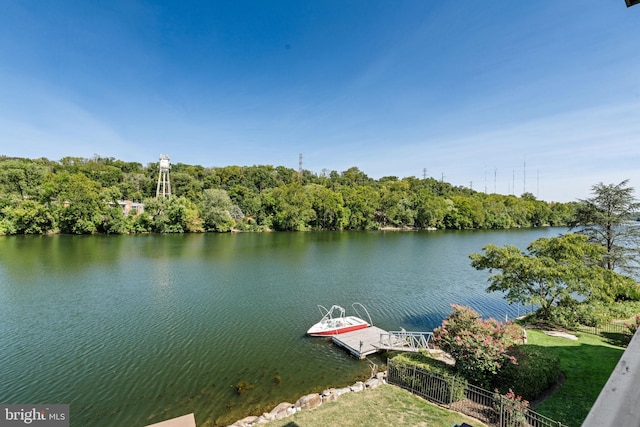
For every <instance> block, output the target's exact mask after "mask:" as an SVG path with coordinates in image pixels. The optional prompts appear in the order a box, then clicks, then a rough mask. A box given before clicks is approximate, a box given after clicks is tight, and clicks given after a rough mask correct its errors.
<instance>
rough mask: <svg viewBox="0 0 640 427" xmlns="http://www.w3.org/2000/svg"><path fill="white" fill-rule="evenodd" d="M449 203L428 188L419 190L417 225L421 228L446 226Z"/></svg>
mask: <svg viewBox="0 0 640 427" xmlns="http://www.w3.org/2000/svg"><path fill="white" fill-rule="evenodd" d="M448 208H449V206H448V204H447V202H446V201H445V199H444V198H443V197H440V196H436V195H434V194H433V193H432V192H431V191H430V190H428V189H424V188H423V189H421V190H419V191H418V195H417V201H416V226H417V227H420V228H438V229H441V228H445V223H444V219H445V216H446V214H447V211H448Z"/></svg>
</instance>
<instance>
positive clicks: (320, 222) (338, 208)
mask: <svg viewBox="0 0 640 427" xmlns="http://www.w3.org/2000/svg"><path fill="white" fill-rule="evenodd" d="M305 189H306V191H307V193H308V196H309V199H310V201H311V208H312V209H313V210H314V211H315V213H316V214H315V219H314V220H313V221H312V222H311V224H310V225H311V226H312V227H315V228H318V229H325V230H326V229H328V230H342V229H343V228H344V227H345V226H346V225H347V223H348V220H349V219H348V215H345V211H346V209H345V207H344V202H343V200H342V195H341V194H340V193H335V192H333V191H332V190H330V189H328V188H326V187H323V186H322V185H319V184H309V185H306V186H305Z"/></svg>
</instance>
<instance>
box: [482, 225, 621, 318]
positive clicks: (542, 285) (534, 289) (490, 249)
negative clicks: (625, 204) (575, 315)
mask: <svg viewBox="0 0 640 427" xmlns="http://www.w3.org/2000/svg"><path fill="white" fill-rule="evenodd" d="M483 250H484V254H478V253H474V254H471V255H470V258H471V260H472V262H471V265H472V266H473V267H474V268H476V269H478V270H485V269H488V270H489V271H490V272H493V271H494V270H495V271H498V273H496V274H493V275H491V276H490V277H489V282H490V283H491V284H490V286H489V287H488V288H487V292H496V291H497V292H504V293H505V299H506V300H507V301H508V302H509V303H519V304H540V312H541V315H542V318H544V319H547V318H548V317H549V314H550V311H551V307H552V306H553V305H554V304H555V303H557V302H558V301H560V300H564V299H567V300H571V299H573V298H574V296H576V295H583V296H587V295H589V294H590V292H591V290H592V289H593V288H594V287H596V286H600V285H601V283H602V282H603V281H604V280H605V279H606V278H607V277H608V276H605V275H604V270H603V269H602V267H600V265H599V263H600V261H601V260H602V255H603V253H604V250H603V249H602V248H601V247H599V246H598V245H594V244H591V243H589V242H588V241H587V238H586V237H585V236H582V235H578V234H567V235H564V236H561V237H552V238H542V239H538V240H536V241H534V242H533V243H531V244H530V245H529V247H528V248H527V253H525V252H522V251H521V250H520V249H518V248H517V247H515V246H504V247H501V248H500V247H497V246H495V245H487V246H485V247H484V248H483Z"/></svg>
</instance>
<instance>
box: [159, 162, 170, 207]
mask: <svg viewBox="0 0 640 427" xmlns="http://www.w3.org/2000/svg"><path fill="white" fill-rule="evenodd" d="M159 169H160V171H159V172H158V186H157V187H156V198H157V197H160V196H162V197H167V198H171V181H170V180H169V170H170V169H171V163H169V156H166V155H164V154H161V155H160V168H159Z"/></svg>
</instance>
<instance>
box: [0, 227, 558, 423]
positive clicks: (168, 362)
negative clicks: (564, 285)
mask: <svg viewBox="0 0 640 427" xmlns="http://www.w3.org/2000/svg"><path fill="white" fill-rule="evenodd" d="M564 231H565V230H564V229H558V228H544V229H535V230H512V231H474V232H336V233H331V232H322V233H246V234H206V235H143V236H12V237H0V402H1V403H69V404H71V425H72V426H77V427H81V426H98V427H100V426H144V425H147V424H151V423H154V422H158V421H162V420H164V419H167V418H171V417H175V416H179V415H183V414H185V413H189V412H195V414H196V420H197V422H198V425H199V426H201V425H205V426H206V425H226V424H230V423H232V422H234V421H235V420H237V419H239V418H242V417H244V416H246V415H249V414H254V415H259V414H260V413H262V412H264V411H266V410H269V409H271V408H272V407H273V406H275V405H276V404H277V403H279V402H281V401H290V402H294V401H295V400H296V399H297V398H298V397H299V396H301V395H303V394H307V393H311V392H317V391H321V390H322V389H323V388H326V387H328V386H343V385H347V384H351V383H353V381H354V380H355V379H356V378H358V377H366V376H367V374H368V373H369V367H368V364H367V363H366V362H361V361H356V360H354V359H351V358H349V357H348V356H346V354H345V353H344V352H343V351H341V350H340V349H337V348H335V347H334V346H332V345H331V344H330V343H329V342H328V341H327V340H325V339H322V338H309V337H306V336H305V331H306V330H307V328H308V327H309V326H310V325H311V324H313V323H315V322H316V321H317V320H318V318H319V311H318V310H317V304H323V305H325V306H327V307H329V306H330V305H331V304H340V305H343V306H344V307H349V308H350V305H351V303H352V302H361V303H363V304H364V305H365V306H366V307H367V308H368V309H369V312H370V313H371V316H372V318H373V321H374V323H375V324H376V325H377V326H380V327H382V328H385V329H392V330H397V329H398V328H400V327H403V328H405V329H407V330H420V331H424V330H432V329H433V328H434V327H435V326H437V325H438V324H439V323H440V321H441V320H442V318H443V317H444V316H446V314H447V313H448V312H449V311H450V307H449V304H450V303H458V304H463V305H470V306H471V307H473V308H474V309H476V310H478V311H479V312H481V313H482V314H483V315H484V316H493V317H497V318H504V317H505V314H506V313H507V311H508V312H509V316H510V317H514V316H516V315H517V314H518V313H519V312H521V310H522V312H523V311H524V309H523V308H518V307H509V306H508V305H507V304H506V303H505V302H504V301H503V300H502V299H501V297H500V295H497V294H487V293H486V292H485V291H484V289H485V288H486V286H487V281H486V279H487V276H488V274H487V273H486V272H478V271H476V270H474V269H473V268H471V267H470V265H469V259H468V255H469V254H470V253H472V252H480V251H481V249H482V247H483V246H484V245H485V244H488V243H494V244H497V245H503V244H514V245H517V246H519V247H521V248H525V247H526V246H527V245H528V244H529V243H530V242H532V241H533V240H535V239H537V238H539V237H551V236H556V235H559V234H560V233H562V232H564ZM241 381H246V382H248V383H250V384H252V385H253V386H255V388H253V389H251V390H248V391H246V392H244V393H242V394H240V395H239V394H237V393H236V389H235V387H236V385H237V384H238V383H239V382H241Z"/></svg>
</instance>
